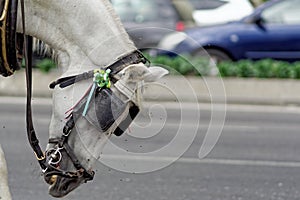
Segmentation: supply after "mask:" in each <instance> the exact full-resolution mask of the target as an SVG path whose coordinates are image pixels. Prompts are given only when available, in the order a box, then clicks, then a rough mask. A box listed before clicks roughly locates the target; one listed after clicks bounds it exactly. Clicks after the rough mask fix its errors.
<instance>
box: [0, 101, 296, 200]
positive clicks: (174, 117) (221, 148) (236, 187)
mask: <svg viewBox="0 0 300 200" xmlns="http://www.w3.org/2000/svg"><path fill="white" fill-rule="evenodd" d="M34 102H37V104H36V105H35V106H34V118H35V124H36V131H37V132H38V134H39V137H40V140H41V144H42V146H43V147H45V145H46V141H47V130H48V125H49V120H50V115H51V106H50V105H49V104H48V101H40V100H35V101H34ZM163 106H166V107H165V108H166V109H165V110H164V109H161V107H160V106H156V109H155V108H154V109H152V110H150V112H149V114H150V116H152V121H151V119H150V118H149V117H148V114H146V113H147V112H146V111H145V112H144V113H143V115H141V116H140V118H139V119H138V120H137V123H136V125H133V126H132V128H131V130H130V133H128V134H126V135H124V136H122V137H119V138H117V137H113V138H112V139H111V141H112V144H114V145H115V146H118V147H119V148H121V149H124V150H125V152H135V153H137V154H138V155H139V156H136V157H133V156H130V155H126V156H123V157H122V155H120V154H117V153H116V152H111V151H110V150H111V149H110V148H107V149H106V150H104V153H103V154H107V159H108V160H114V161H120V160H124V162H122V165H120V168H117V167H114V166H105V165H104V164H102V163H101V162H99V163H98V164H97V174H96V177H95V180H94V181H92V182H90V183H87V184H85V185H83V186H81V187H80V188H79V189H77V190H76V191H74V192H73V193H71V194H70V195H69V196H67V197H65V198H64V199H73V200H75V199H78V200H79V199H80V200H92V199H95V200H96V199H97V200H98V199H99V200H100V199H105V200H171V199H172V200H210V199H211V200H218V199H220V200H244V199H245V200H252V199H253V200H259V199H264V200H265V199H270V200H293V199H300V188H299V183H300V132H299V128H300V123H299V122H300V109H299V108H297V107H270V106H228V107H227V110H226V120H225V125H224V127H223V128H222V134H221V136H220V138H219V140H218V142H217V144H216V145H215V146H214V148H213V150H212V151H211V152H210V154H209V155H208V156H207V157H206V158H205V159H199V158H198V153H199V149H200V147H201V145H202V144H203V139H204V136H205V134H206V132H207V130H209V129H208V128H209V125H208V124H209V122H210V119H211V118H212V114H211V108H210V106H209V105H200V110H198V111H197V110H196V109H195V105H194V104H184V105H183V106H182V109H178V106H176V103H173V104H163ZM163 106H162V107H163ZM146 110H147V109H146ZM162 110H163V111H162ZM183 112H184V113H186V115H184V118H185V119H184V120H183V119H182V113H183ZM197 112H198V113H200V118H199V119H200V122H199V124H195V123H194V120H195V115H194V114H195V113H197ZM0 113H1V114H0V129H1V134H0V142H1V145H2V147H3V150H4V152H5V155H6V160H7V164H8V169H9V186H10V189H11V193H12V197H13V199H14V200H48V199H53V198H51V197H50V196H49V195H48V193H47V187H48V186H47V185H46V184H45V183H44V182H43V180H42V177H41V176H40V171H39V168H38V165H37V163H36V161H35V159H34V156H33V154H32V152H31V149H30V147H29V145H28V143H27V140H26V135H25V123H24V121H25V117H24V116H25V114H24V103H23V100H16V99H7V98H0ZM182 122H183V123H182ZM220 123H221V122H220ZM149 124H151V125H150V126H148V127H147V125H149ZM179 125H181V127H183V131H184V132H185V134H186V138H192V139H193V141H192V143H191V145H189V146H188V149H187V151H186V152H185V153H184V154H183V156H181V158H180V159H178V160H177V161H176V162H174V163H172V164H170V165H168V166H167V167H164V168H162V169H158V170H153V171H151V169H154V168H155V167H156V166H160V164H161V166H162V164H163V163H167V162H169V161H170V160H172V159H173V157H172V156H168V155H163V156H152V157H143V155H144V154H147V153H149V152H155V150H159V149H162V148H163V147H165V146H167V145H168V144H170V143H171V142H170V141H173V140H178V139H177V138H176V134H178V129H179V127H180V126H179ZM195 130H196V132H195ZM194 132H195V133H197V134H196V135H195V138H193V137H190V136H191V134H193V133H194ZM139 134H141V135H139ZM182 143H185V141H184V139H183V140H182ZM210 144H213V142H212V141H210V143H209V144H208V145H210ZM108 147H109V146H108ZM170 148H173V149H174V151H175V150H178V149H184V147H183V146H181V145H180V144H179V146H175V147H170ZM136 162H137V163H139V164H141V166H139V167H141V168H142V169H146V170H148V172H147V173H142V174H138V173H134V170H135V169H134V166H135V165H133V166H131V168H130V167H129V168H126V169H132V170H133V171H132V172H130V173H125V172H122V171H119V170H122V169H125V168H122V166H123V165H127V166H130V164H133V163H136ZM113 163H114V162H112V164H113ZM120 163H121V162H120ZM147 167H148V168H147ZM139 169H140V168H139Z"/></svg>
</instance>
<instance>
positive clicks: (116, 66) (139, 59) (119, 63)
mask: <svg viewBox="0 0 300 200" xmlns="http://www.w3.org/2000/svg"><path fill="white" fill-rule="evenodd" d="M138 63H144V64H146V63H150V61H149V60H148V59H147V58H146V57H145V56H144V55H143V54H142V53H141V52H140V51H138V50H136V51H134V52H132V53H130V54H128V55H125V56H123V57H120V58H118V59H117V60H116V61H115V62H113V63H112V64H110V65H108V66H106V67H105V68H104V70H107V69H110V70H111V73H110V79H111V81H112V82H114V83H115V82H117V80H116V78H115V75H116V74H117V73H119V72H120V71H121V70H122V69H124V68H125V67H127V66H129V65H132V64H138ZM93 76H94V70H91V71H88V72H84V73H82V74H78V75H74V76H67V77H63V78H60V79H58V80H56V81H53V82H52V83H50V85H49V87H50V89H54V88H55V86H56V85H59V87H60V88H65V87H68V86H70V85H72V84H74V83H77V82H79V81H82V80H86V79H89V78H92V77H93Z"/></svg>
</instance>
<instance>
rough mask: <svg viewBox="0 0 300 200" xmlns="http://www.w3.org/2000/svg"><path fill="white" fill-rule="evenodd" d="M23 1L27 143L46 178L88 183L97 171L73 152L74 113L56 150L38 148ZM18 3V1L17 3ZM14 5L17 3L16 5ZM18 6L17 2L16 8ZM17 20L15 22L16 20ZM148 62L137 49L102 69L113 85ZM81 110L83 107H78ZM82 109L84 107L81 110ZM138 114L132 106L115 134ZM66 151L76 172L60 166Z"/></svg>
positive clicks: (64, 81) (66, 82)
mask: <svg viewBox="0 0 300 200" xmlns="http://www.w3.org/2000/svg"><path fill="white" fill-rule="evenodd" d="M6 1H9V0H6ZM20 1H21V13H22V29H23V34H22V36H23V38H22V39H23V40H24V52H23V53H24V59H25V65H26V70H25V71H26V88H27V103H26V129H27V137H28V141H29V143H30V145H31V148H32V149H33V152H34V154H35V156H36V159H37V160H38V162H39V165H40V167H41V169H42V172H43V174H44V176H45V177H51V176H53V175H58V176H61V177H66V178H72V179H76V178H83V179H84V180H85V182H86V181H90V180H92V179H93V177H94V171H92V170H87V169H86V168H84V166H83V165H82V164H81V162H80V161H79V160H78V158H77V156H76V155H75V153H74V151H73V149H72V148H71V147H70V146H69V144H68V139H69V136H70V134H71V132H72V130H73V129H74V127H75V123H76V118H75V117H74V113H71V114H70V116H69V119H68V121H67V122H66V124H65V126H64V128H63V130H62V136H61V137H60V138H50V139H49V143H50V144H53V145H54V147H53V148H51V149H48V150H47V152H46V153H44V152H43V151H42V149H41V147H40V145H39V140H38V138H37V135H36V132H35V129H34V126H33V119H32V109H31V99H32V37H31V36H27V35H25V33H26V27H25V9H24V8H25V6H24V0H20ZM16 2H17V1H16ZM16 2H15V3H16ZM15 6H16V7H17V6H18V5H17V3H16V5H15ZM15 21H16V20H15ZM147 62H148V63H149V60H148V59H147V58H145V57H144V56H143V55H142V53H141V52H140V51H138V50H135V51H134V52H131V53H130V54H128V55H125V56H122V57H120V58H118V59H117V60H116V61H115V62H113V63H112V64H110V65H108V66H106V67H103V69H102V70H104V71H109V72H110V73H109V78H110V80H111V81H112V82H113V83H116V82H117V81H118V77H117V76H116V75H117V74H118V73H119V72H120V71H121V70H123V69H124V68H125V67H127V66H129V65H132V64H138V63H144V64H146V63H147ZM94 76H95V70H92V71H88V72H84V73H82V74H78V75H74V76H69V77H63V78H60V79H58V80H56V81H54V82H52V83H51V84H50V86H49V87H50V88H51V89H54V88H55V86H57V85H59V87H61V88H65V87H67V86H70V85H72V84H74V83H76V82H78V81H82V80H86V79H90V78H92V77H94ZM96 89H97V90H101V89H102V88H101V87H96ZM87 101H88V98H87V96H85V97H84V98H82V100H81V102H80V104H78V105H83V104H86V103H87ZM78 107H80V106H78ZM78 109H81V108H78ZM138 112H139V108H138V107H137V106H135V105H134V104H133V106H131V107H130V108H129V113H128V115H127V116H126V117H125V119H124V120H123V121H122V122H121V123H120V124H119V125H118V127H117V128H116V129H115V130H114V132H113V133H114V134H115V135H117V136H119V135H121V134H122V133H123V132H124V130H126V128H127V127H128V126H129V124H130V123H131V122H132V120H133V119H134V118H135V117H136V115H137V114H138ZM63 152H64V153H65V154H66V155H67V156H68V157H69V158H70V160H71V161H72V163H73V165H74V167H75V169H76V171H65V170H63V169H60V168H59V167H58V165H59V163H60V162H61V160H62V157H63Z"/></svg>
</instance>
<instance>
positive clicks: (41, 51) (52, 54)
mask: <svg viewBox="0 0 300 200" xmlns="http://www.w3.org/2000/svg"><path fill="white" fill-rule="evenodd" d="M32 50H33V52H34V54H35V55H37V56H39V57H49V58H52V59H53V60H54V61H55V62H56V61H57V57H58V51H57V50H55V49H53V48H51V47H50V45H48V44H46V43H45V42H44V41H42V40H39V39H37V38H33V46H32Z"/></svg>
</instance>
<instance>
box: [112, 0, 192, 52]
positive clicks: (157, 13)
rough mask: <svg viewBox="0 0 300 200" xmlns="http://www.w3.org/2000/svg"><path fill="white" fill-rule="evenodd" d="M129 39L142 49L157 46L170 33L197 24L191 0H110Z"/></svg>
mask: <svg viewBox="0 0 300 200" xmlns="http://www.w3.org/2000/svg"><path fill="white" fill-rule="evenodd" d="M111 3H112V5H113V6H114V9H115V10H116V12H117V14H118V15H119V16H120V18H121V21H122V23H123V24H124V26H125V28H126V30H127V32H128V34H129V36H130V37H131V39H132V40H133V41H134V43H135V44H136V46H137V47H138V48H139V49H145V48H152V47H156V46H157V44H158V42H159V41H160V40H161V38H162V37H163V36H165V35H166V34H168V33H170V32H171V31H174V30H176V31H183V30H185V29H186V28H187V27H191V26H193V25H194V24H195V22H194V19H193V16H192V12H193V6H192V5H191V4H190V2H189V1H188V0H111Z"/></svg>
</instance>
